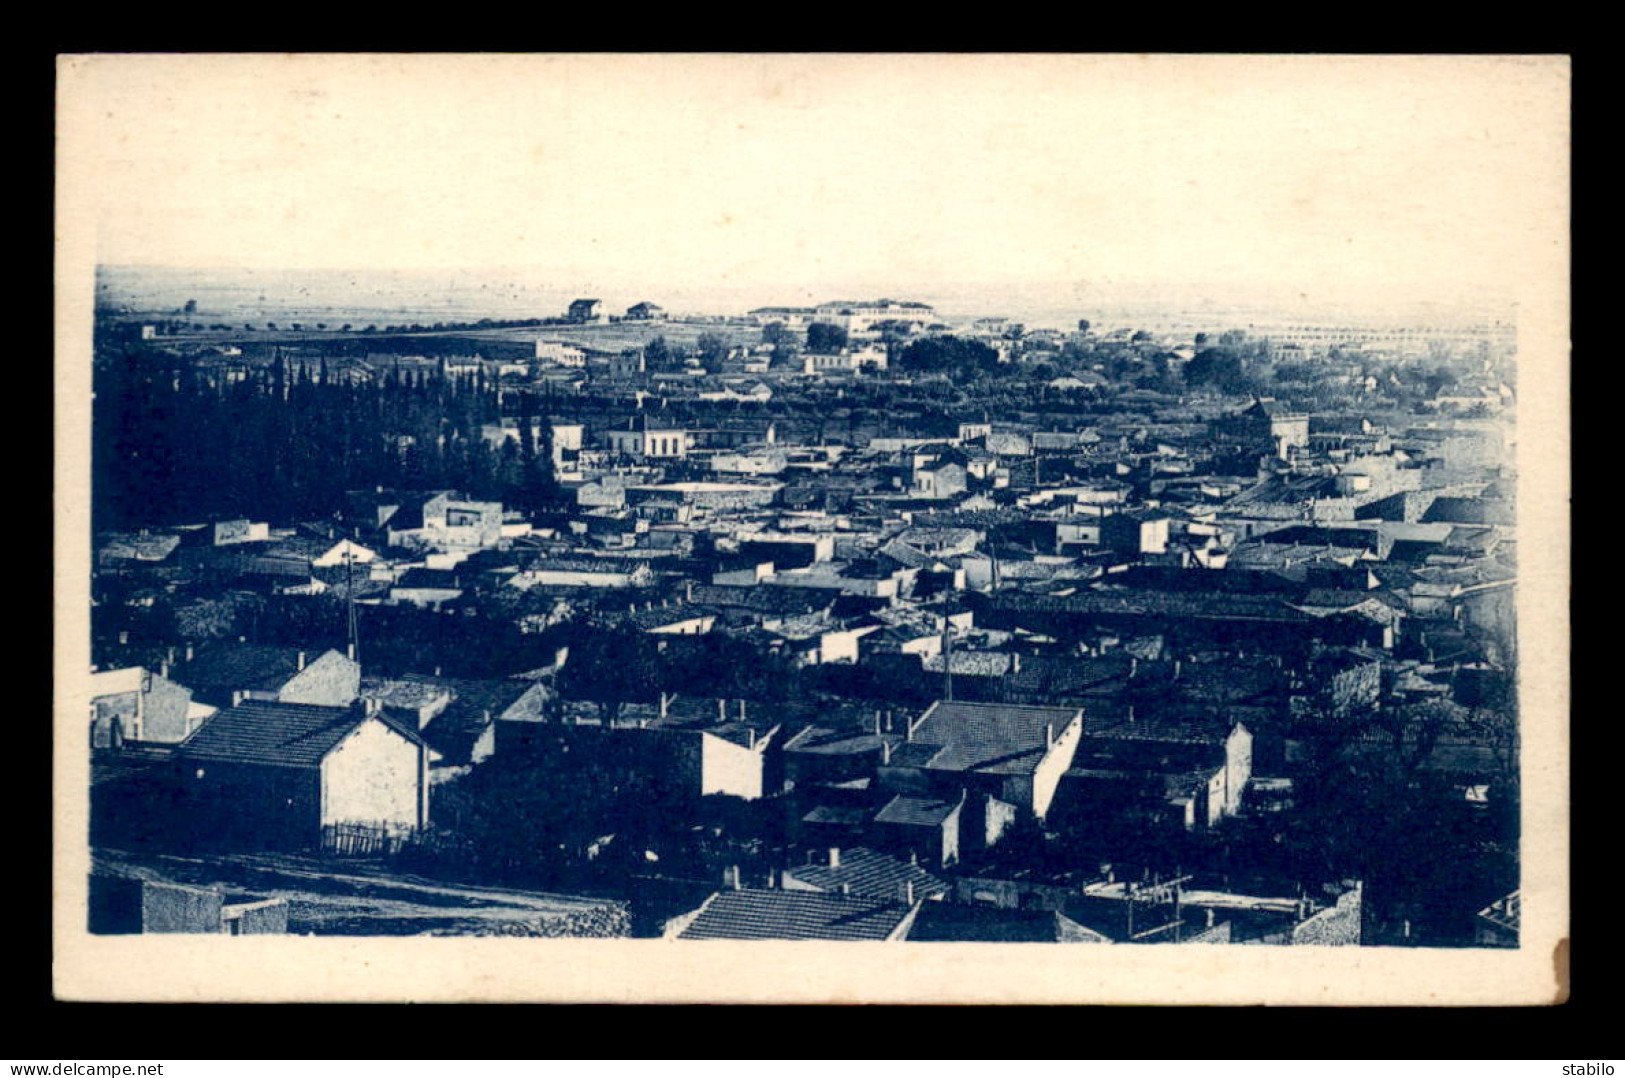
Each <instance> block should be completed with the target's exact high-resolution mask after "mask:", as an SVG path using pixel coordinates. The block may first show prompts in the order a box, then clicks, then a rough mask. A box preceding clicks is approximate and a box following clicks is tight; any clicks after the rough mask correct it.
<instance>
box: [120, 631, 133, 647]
mask: <svg viewBox="0 0 1625 1078" xmlns="http://www.w3.org/2000/svg"><path fill="white" fill-rule="evenodd" d="M118 642H119V643H120V644H121V645H123V644H128V643H129V642H130V632H129V630H128V629H120V630H119V631H118Z"/></svg>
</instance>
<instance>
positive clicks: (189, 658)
mask: <svg viewBox="0 0 1625 1078" xmlns="http://www.w3.org/2000/svg"><path fill="white" fill-rule="evenodd" d="M194 654H196V653H195V652H194V651H193V650H192V645H191V644H187V645H186V661H187V662H191V661H192V656H193V655H194Z"/></svg>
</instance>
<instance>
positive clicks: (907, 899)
mask: <svg viewBox="0 0 1625 1078" xmlns="http://www.w3.org/2000/svg"><path fill="white" fill-rule="evenodd" d="M903 905H905V906H912V905H914V881H913V880H904V881H903Z"/></svg>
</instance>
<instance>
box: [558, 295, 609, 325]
mask: <svg viewBox="0 0 1625 1078" xmlns="http://www.w3.org/2000/svg"><path fill="white" fill-rule="evenodd" d="M565 317H566V318H568V319H569V320H570V321H572V322H602V321H604V319H605V315H604V301H603V300H601V299H578V300H576V301H574V302H573V303H571V304H570V309H569V312H568V313H567V314H565Z"/></svg>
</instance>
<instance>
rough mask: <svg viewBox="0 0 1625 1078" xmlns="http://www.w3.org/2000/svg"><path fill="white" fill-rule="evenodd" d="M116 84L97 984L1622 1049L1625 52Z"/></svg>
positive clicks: (73, 263)
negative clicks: (1607, 841)
mask: <svg viewBox="0 0 1625 1078" xmlns="http://www.w3.org/2000/svg"><path fill="white" fill-rule="evenodd" d="M58 77H59V85H58V94H59V97H58V121H57V122H58V154H59V157H58V162H57V169H58V188H57V190H58V204H57V211H56V212H57V232H58V256H59V262H58V279H57V297H56V298H57V311H56V319H57V334H58V350H57V361H56V362H57V385H58V394H57V417H56V419H57V435H56V437H57V469H58V471H57V496H56V497H57V504H56V521H57V548H56V566H55V573H56V579H57V588H56V603H57V629H56V642H55V659H56V678H57V696H56V719H55V723H56V725H55V735H56V742H55V744H56V753H55V761H54V765H53V766H54V777H53V782H54V792H55V798H56V818H57V822H58V827H57V831H56V844H57V845H56V851H55V853H56V859H55V870H56V872H55V876H56V878H55V881H54V885H55V889H56V901H57V910H58V917H57V924H56V936H55V943H56V949H57V959H58V960H57V991H58V994H59V995H63V996H64V997H65V998H78V999H86V1000H105V999H117V1000H173V999H212V1000H222V1001H230V1000H255V999H263V1000H284V1001H301V1000H305V999H309V1000H312V1001H314V1000H317V999H322V1000H400V1001H407V1000H422V1001H432V1000H437V999H449V998H457V999H465V998H472V997H476V996H477V997H479V998H487V999H492V1000H515V1001H518V1000H558V1001H594V1002H596V1001H622V1002H625V1001H648V1002H666V1001H679V1000H680V1001H684V1002H739V1001H746V1000H749V1001H761V1002H766V1001H780V1002H909V1001H917V1002H1027V1003H1070V1002H1108V1003H1115V1002H1127V1003H1192V1002H1194V1003H1225V1004H1245V1003H1263V1002H1268V1003H1286V1004H1293V1003H1322V1002H1326V1003H1339V1004H1382V1003H1397V1004H1415V1003H1446V1004H1449V1003H1461V1004H1539V1003H1551V1002H1553V1001H1560V1000H1561V998H1562V996H1563V994H1564V992H1565V990H1566V989H1565V987H1564V985H1563V983H1562V980H1561V977H1562V975H1561V973H1559V974H1557V978H1558V979H1556V980H1554V973H1553V970H1554V949H1555V950H1557V951H1561V949H1562V948H1564V947H1566V937H1567V935H1568V928H1567V918H1568V901H1569V889H1568V888H1569V884H1568V877H1567V872H1568V865H1567V860H1566V858H1567V848H1568V846H1567V844H1568V805H1567V800H1566V798H1567V769H1568V760H1567V723H1568V654H1569V652H1568V621H1567V617H1568V614H1567V604H1568V589H1569V578H1568V535H1569V527H1568V516H1567V514H1568V496H1569V494H1568V462H1567V437H1568V435H1567V431H1568V397H1567V386H1568V243H1569V239H1568V231H1567V229H1568V198H1569V194H1568V175H1569V173H1568V169H1569V165H1568V155H1569V128H1568V115H1569V114H1568V109H1569V64H1568V60H1567V58H1565V57H1561V56H1542V55H1528V56H1437V57H1429V56H1397V55H1396V56H1354V55H1341V56H1338V55H1323V56H1309V55H1251V56H1250V55H1211V56H1202V55H1177V56H1176V55H1149V56H1143V55H1127V54H1123V55H1117V54H1101V55H1088V54H1084V55H1059V54H1057V55H1040V54H1034V55H996V54H941V55H932V54H898V55H891V54H793V53H784V54H773V53H764V54H706V55H698V54H660V53H650V54H590V55H589V54H537V55H519V54H468V55H460V54H402V55H390V54H349V55H327V54H323V55H286V56H284V55H246V54H245V55H231V54H170V55H158V54H154V55H76V56H64V57H61V58H59V60H58ZM153 936H162V937H164V938H163V939H161V940H157V941H153V940H151V939H150V937H153ZM221 936H258V937H261V938H260V939H258V940H253V941H249V940H221V939H217V938H214V937H221ZM493 937H500V940H498V941H496V942H493V940H492V938H493ZM881 944H885V945H887V946H885V947H881V946H878V945H881ZM155 948H161V949H155ZM1560 965H1561V964H1560V963H1559V966H1560ZM313 971H314V972H313ZM301 986H307V987H301Z"/></svg>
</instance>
